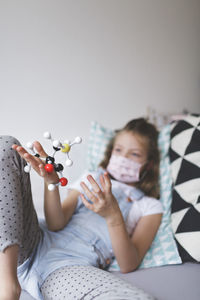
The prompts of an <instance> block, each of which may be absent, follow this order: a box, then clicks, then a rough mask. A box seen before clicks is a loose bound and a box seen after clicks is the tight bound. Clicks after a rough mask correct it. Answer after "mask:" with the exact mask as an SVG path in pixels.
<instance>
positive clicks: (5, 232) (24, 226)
mask: <svg viewBox="0 0 200 300" xmlns="http://www.w3.org/2000/svg"><path fill="white" fill-rule="evenodd" d="M13 144H19V142H18V141H17V140H16V139H15V138H13V137H11V136H0V251H1V252H5V249H7V247H12V246H13V245H18V248H19V249H18V252H19V255H18V265H20V264H21V263H23V262H24V261H25V260H26V259H27V258H28V257H29V255H30V254H31V252H32V251H33V249H34V248H35V247H36V245H37V243H38V241H39V238H40V228H39V225H38V220H37V216H36V212H35V209H34V207H33V202H32V195H31V184H30V176H29V174H27V173H25V172H24V165H25V161H24V160H23V159H22V158H21V157H20V156H19V155H18V153H17V152H16V151H15V150H13V149H12V148H11V146H12V145H13Z"/></svg>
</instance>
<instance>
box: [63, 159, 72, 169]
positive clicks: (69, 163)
mask: <svg viewBox="0 0 200 300" xmlns="http://www.w3.org/2000/svg"><path fill="white" fill-rule="evenodd" d="M65 164H66V166H67V167H71V166H72V165H73V161H72V160H71V159H68V160H66V162H65Z"/></svg>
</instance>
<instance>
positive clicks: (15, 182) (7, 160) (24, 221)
mask: <svg viewBox="0 0 200 300" xmlns="http://www.w3.org/2000/svg"><path fill="white" fill-rule="evenodd" d="M14 143H15V144H19V142H18V141H17V140H16V139H15V138H13V137H10V136H0V251H4V250H5V249H6V247H8V246H11V245H14V244H18V245H19V259H18V265H20V264H21V263H23V262H24V261H25V260H26V259H27V258H28V257H29V255H30V254H31V252H32V251H33V250H34V248H35V247H37V244H38V242H39V239H40V236H41V229H40V227H39V224H38V219H37V215H36V212H35V209H34V206H33V202H32V195H31V184H30V177H29V174H27V173H25V172H24V165H25V162H24V160H23V159H21V158H20V156H19V155H18V154H17V152H16V151H15V150H13V149H12V148H11V146H12V144H14ZM41 292H42V294H43V297H44V299H45V300H49V299H54V300H62V299H68V300H71V299H78V300H90V299H96V300H117V299H121V300H122V299H124V300H131V299H132V300H134V299H143V300H146V299H153V298H152V297H151V296H149V295H147V294H146V293H145V292H143V291H141V290H139V289H138V288H135V287H132V286H131V285H130V284H128V283H126V282H125V281H123V280H121V279H119V278H117V277H116V276H114V275H112V274H110V273H109V272H106V271H103V270H100V269H98V268H95V267H92V266H72V267H67V266H66V267H64V268H60V269H58V270H55V271H54V272H53V273H51V274H50V275H49V276H48V277H47V278H46V280H45V281H44V283H43V285H42V287H41Z"/></svg>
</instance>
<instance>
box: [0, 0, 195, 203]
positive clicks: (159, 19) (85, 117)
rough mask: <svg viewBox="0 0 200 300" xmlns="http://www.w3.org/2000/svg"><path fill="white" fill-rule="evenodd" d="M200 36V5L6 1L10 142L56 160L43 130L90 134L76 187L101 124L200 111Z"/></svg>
mask: <svg viewBox="0 0 200 300" xmlns="http://www.w3.org/2000/svg"><path fill="white" fill-rule="evenodd" d="M199 33H200V1H199V0H57V1H55V0H17V1H16V0H4V1H3V0H0V104H1V105H0V128H1V134H9V135H14V136H16V137H17V138H18V139H19V140H20V141H21V143H22V144H26V143H27V141H32V140H35V139H38V140H40V141H41V142H42V143H43V145H44V146H45V148H46V149H47V151H49V152H50V154H51V151H52V150H51V149H52V148H51V143H50V142H48V141H45V140H44V138H43V132H44V131H47V130H48V131H50V132H51V133H52V136H53V137H54V138H56V139H61V140H64V139H69V140H73V139H74V137H76V136H77V135H79V136H81V137H82V138H83V143H82V144H81V145H76V146H74V147H73V148H72V151H71V153H70V154H71V157H72V159H73V160H74V165H73V167H72V168H71V169H70V170H69V168H67V170H66V172H67V175H68V177H69V178H70V180H73V179H74V178H75V177H76V176H77V175H78V174H79V173H80V172H82V171H83V170H84V168H85V161H86V160H85V156H86V152H87V140H88V137H89V131H90V124H91V121H92V120H96V121H98V122H99V123H100V124H102V125H103V126H105V127H107V128H111V129H114V128H119V127H121V126H123V125H124V123H126V122H127V121H128V120H130V119H132V118H135V117H139V116H146V115H147V113H148V112H149V111H152V110H153V111H156V113H157V114H158V115H166V116H168V115H171V114H180V113H182V112H183V110H187V111H189V112H200V34H199ZM31 176H33V177H34V175H32V174H31ZM38 184H40V185H41V180H40V178H37V179H36V178H34V183H33V185H34V187H33V193H34V198H37V199H38V198H39V197H40V193H41V191H39V190H38V189H36V188H35V186H37V185H38Z"/></svg>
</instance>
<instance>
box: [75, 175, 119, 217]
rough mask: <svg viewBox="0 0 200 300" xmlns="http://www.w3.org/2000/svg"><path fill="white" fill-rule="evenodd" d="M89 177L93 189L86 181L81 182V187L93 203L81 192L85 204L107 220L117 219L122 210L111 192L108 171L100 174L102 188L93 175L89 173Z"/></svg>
mask: <svg viewBox="0 0 200 300" xmlns="http://www.w3.org/2000/svg"><path fill="white" fill-rule="evenodd" d="M87 179H88V181H89V182H90V183H91V185H92V191H90V189H89V188H88V186H87V185H86V184H85V183H84V182H81V187H82V188H83V190H84V192H85V194H86V195H87V197H88V198H89V199H90V200H91V202H92V204H91V203H89V202H88V201H87V199H86V198H85V196H84V195H83V194H81V198H82V201H83V203H84V205H85V206H86V207H87V208H88V209H90V210H92V211H94V212H95V213H97V214H99V215H100V216H102V217H104V218H105V219H106V220H107V221H111V220H114V219H115V220H116V218H117V216H118V215H120V214H121V212H120V208H119V206H118V203H117V200H116V199H115V197H114V196H113V194H112V192H111V181H110V178H109V175H108V173H104V175H100V183H101V187H102V189H101V188H100V187H99V185H98V184H97V182H96V181H95V180H94V178H93V177H92V176H91V175H88V176H87Z"/></svg>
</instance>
